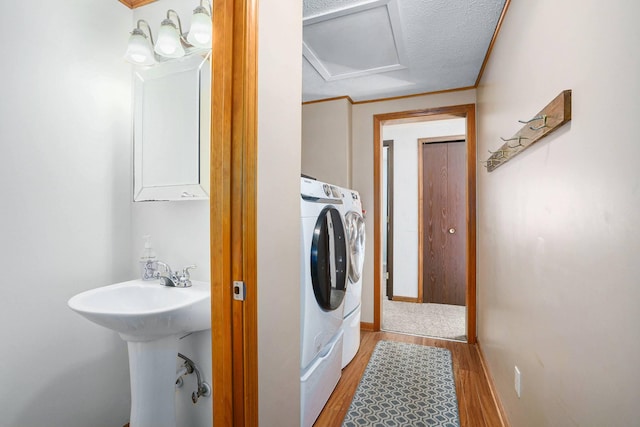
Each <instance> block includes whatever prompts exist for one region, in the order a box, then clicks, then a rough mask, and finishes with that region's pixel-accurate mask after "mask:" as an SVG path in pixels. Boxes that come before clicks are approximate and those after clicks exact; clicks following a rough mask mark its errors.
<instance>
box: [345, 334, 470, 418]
mask: <svg viewBox="0 0 640 427" xmlns="http://www.w3.org/2000/svg"><path fill="white" fill-rule="evenodd" d="M342 425H343V427H360V426H380V427H382V426H447V427H454V426H460V419H459V417H458V400H457V397H456V386H455V382H454V380H453V366H452V362H451V353H450V352H449V350H447V349H444V348H436V347H427V346H423V345H417V344H409V343H402V342H394V341H380V342H378V344H377V345H376V348H375V349H374V351H373V354H372V355H371V359H370V360H369V363H368V364H367V368H366V369H365V371H364V375H363V376H362V379H361V380H360V384H359V385H358V389H357V390H356V394H355V396H354V397H353V400H352V401H351V406H350V407H349V411H348V412H347V416H346V417H345V419H344V422H343V424H342Z"/></svg>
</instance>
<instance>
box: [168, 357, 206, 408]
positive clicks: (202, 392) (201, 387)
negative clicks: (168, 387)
mask: <svg viewBox="0 0 640 427" xmlns="http://www.w3.org/2000/svg"><path fill="white" fill-rule="evenodd" d="M178 357H179V358H181V359H182V360H184V364H183V365H182V366H181V367H180V369H179V370H178V372H176V376H177V379H176V387H182V384H183V380H182V377H183V376H185V375H189V374H192V373H194V372H195V373H196V379H197V382H198V389H197V390H196V391H194V392H193V393H191V401H192V402H193V403H194V404H196V403H197V402H198V398H200V397H202V396H205V397H209V396H211V387H210V386H209V384H207V383H206V382H204V381H202V377H201V376H200V370H199V369H198V366H197V365H196V364H195V363H194V361H193V360H191V359H189V358H188V357H187V356H185V355H184V354H182V353H178Z"/></svg>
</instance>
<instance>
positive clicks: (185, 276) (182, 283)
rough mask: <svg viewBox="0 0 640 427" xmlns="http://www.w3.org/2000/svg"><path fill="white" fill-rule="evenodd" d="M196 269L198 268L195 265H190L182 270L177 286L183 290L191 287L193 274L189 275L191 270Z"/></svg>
mask: <svg viewBox="0 0 640 427" xmlns="http://www.w3.org/2000/svg"><path fill="white" fill-rule="evenodd" d="M194 268H198V267H197V266H196V265H195V264H194V265H190V266H188V267H185V268H183V269H182V274H181V275H180V276H178V278H177V279H178V283H176V286H179V287H181V288H188V287H190V286H191V274H189V270H193V269H194Z"/></svg>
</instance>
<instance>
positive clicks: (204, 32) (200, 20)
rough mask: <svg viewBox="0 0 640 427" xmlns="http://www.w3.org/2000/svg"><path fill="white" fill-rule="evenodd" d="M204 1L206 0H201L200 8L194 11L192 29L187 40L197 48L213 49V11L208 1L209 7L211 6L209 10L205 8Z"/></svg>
mask: <svg viewBox="0 0 640 427" xmlns="http://www.w3.org/2000/svg"><path fill="white" fill-rule="evenodd" d="M204 1H205V0H200V6H198V7H196V8H195V9H194V11H193V16H192V17H191V29H190V30H189V35H188V36H187V40H188V41H189V43H191V44H192V45H193V46H195V47H200V48H205V49H209V48H211V36H212V23H211V15H212V14H213V11H212V10H211V5H210V4H209V2H208V1H207V6H209V10H207V8H205V7H204Z"/></svg>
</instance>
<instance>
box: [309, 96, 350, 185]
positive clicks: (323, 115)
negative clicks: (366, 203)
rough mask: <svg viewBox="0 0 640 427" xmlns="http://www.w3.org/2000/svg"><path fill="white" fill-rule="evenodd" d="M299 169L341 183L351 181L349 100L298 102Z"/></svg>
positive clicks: (323, 179)
mask: <svg viewBox="0 0 640 427" xmlns="http://www.w3.org/2000/svg"><path fill="white" fill-rule="evenodd" d="M302 173H303V174H306V175H310V176H312V177H314V178H316V179H318V180H320V181H324V182H330V183H331V184H336V185H339V186H341V187H347V188H349V187H350V185H351V102H350V101H349V100H348V99H346V98H343V99H336V100H333V101H326V102H318V103H314V104H305V105H303V106H302Z"/></svg>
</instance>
